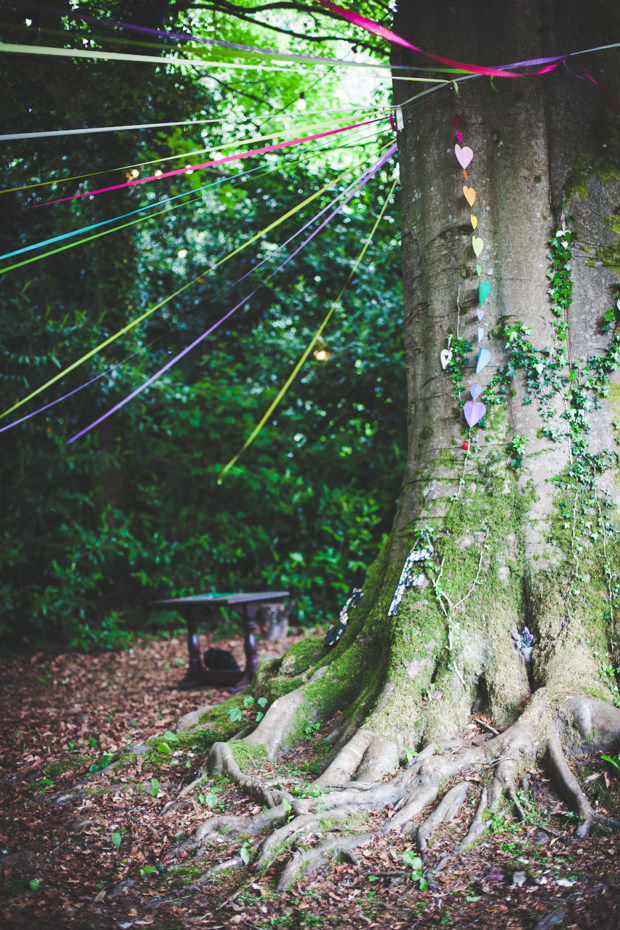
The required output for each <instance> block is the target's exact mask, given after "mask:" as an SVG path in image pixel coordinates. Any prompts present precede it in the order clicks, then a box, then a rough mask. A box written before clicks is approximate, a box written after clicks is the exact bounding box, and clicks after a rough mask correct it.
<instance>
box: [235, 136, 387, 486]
mask: <svg viewBox="0 0 620 930" xmlns="http://www.w3.org/2000/svg"><path fill="white" fill-rule="evenodd" d="M395 150H396V146H394V147H393V149H392V150H391V152H392V154H393V152H394V151H395ZM397 183H398V178H397V179H396V180H395V181H394V183H393V184H392V187H391V189H390V192H389V194H388V195H387V197H386V198H385V203H384V204H383V207H382V209H381V213H380V214H379V216H378V218H377V221H376V223H375V225H374V226H373V228H372V231H371V233H370V235H369V236H368V238H367V239H366V242H365V243H364V247H363V248H362V251H361V252H360V254H359V255H358V257H357V259H356V260H355V263H354V265H353V268H352V269H351V272H350V274H349V277H348V278H347V280H346V281H345V284H344V287H343V288H342V290H341V291H340V293H339V294H338V296H337V297H336V299H335V301H334V302H333V303H332V305H331V307H330V308H329V312H328V314H327V316H326V317H325V319H324V320H323V322H322V323H321V325H320V326H319V328H318V329H317V331H316V333H315V334H314V336H313V337H312V339H311V340H310V343H309V345H308V347H307V348H306V350H305V351H304V353H303V355H302V356H301V358H300V359H299V361H298V362H297V364H296V365H295V367H294V368H293V371H292V372H291V374H290V375H289V377H288V379H287V381H286V382H285V384H284V386H283V387H282V388H281V389H280V391H279V392H278V395H277V397H276V398H275V400H274V401H273V403H272V404H271V406H270V407H269V410H268V411H267V413H266V414H265V415H264V416H263V418H262V420H261V421H260V422H259V423H258V425H257V426H256V427H255V428H254V430H253V432H252V434H251V435H250V436H249V438H248V439H247V440H246V441H245V443H244V444H243V446H242V447H241V449H240V450H239V452H237V454H236V455H235V456H234V457H233V458H232V459H231V460H230V462H229V463H228V465H225V466H224V468H223V469H222V471H221V472H220V477H219V478H218V480H217V483H218V484H221V483H222V480H223V478H224V475H225V474H226V472H227V471H229V470H230V469H231V468H232V467H233V465H234V464H235V462H236V461H237V460H238V459H239V458H240V456H242V455H243V453H244V452H245V450H246V449H247V448H248V446H250V445H251V444H252V443H253V442H254V440H255V439H256V437H257V436H258V434H259V433H260V431H261V430H262V428H263V426H264V425H265V423H266V422H267V420H268V419H269V417H270V416H271V414H272V413H273V411H274V410H275V409H276V407H277V406H278V404H279V403H280V401H281V400H282V398H283V397H284V395H285V394H286V392H287V391H288V389H289V387H290V386H291V384H292V383H293V381H294V380H295V378H296V377H297V375H298V373H299V371H300V369H301V368H302V366H303V365H304V363H305V361H306V359H307V358H308V356H309V355H310V352H311V351H312V349H313V347H314V346H315V345H316V342H317V340H318V339H320V337H321V334H322V332H323V330H324V329H325V327H326V326H327V324H328V323H329V320H330V318H331V316H332V314H333V312H334V310H335V309H336V307H337V306H338V304H339V303H340V300H341V298H342V295H343V294H344V292H345V290H346V289H347V287H348V286H349V284H350V282H351V279H352V278H353V276H354V274H355V272H356V271H357V269H358V267H359V264H360V262H361V261H362V259H363V258H364V255H365V254H366V250H367V249H368V246H369V245H370V243H371V241H372V238H373V236H374V234H375V232H376V230H377V227H378V225H379V223H380V222H381V220H382V219H383V214H384V213H385V211H386V209H387V205H388V203H389V201H390V197H391V196H392V193H393V191H394V188H395V187H396V184H397Z"/></svg>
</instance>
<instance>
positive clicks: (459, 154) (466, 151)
mask: <svg viewBox="0 0 620 930" xmlns="http://www.w3.org/2000/svg"><path fill="white" fill-rule="evenodd" d="M454 153H455V155H456V160H457V161H458V163H459V165H460V166H461V168H462V169H463V171H465V168H467V166H468V164H469V163H470V161H471V160H472V158H473V157H474V153H473V152H472V150H471V149H470V147H469V146H468V145H464V146H463V148H461V146H460V145H455V146H454Z"/></svg>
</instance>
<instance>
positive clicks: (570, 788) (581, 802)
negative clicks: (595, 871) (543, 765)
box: [547, 737, 620, 837]
mask: <svg viewBox="0 0 620 930" xmlns="http://www.w3.org/2000/svg"><path fill="white" fill-rule="evenodd" d="M547 761H548V768H549V772H550V774H551V777H552V778H553V781H554V783H555V786H556V788H557V790H558V791H559V793H560V794H561V795H562V797H563V798H564V800H565V801H566V802H567V803H568V804H569V805H570V806H571V807H572V808H573V810H574V811H575V812H576V813H577V815H578V816H579V819H580V820H581V823H580V824H579V826H578V827H577V836H579V837H582V836H587V834H588V833H589V832H590V830H591V829H592V827H593V825H594V824H600V825H601V826H604V827H608V828H609V829H611V830H620V823H618V821H617V820H611V819H610V818H608V817H602V816H601V815H600V814H598V813H597V812H596V811H595V810H594V809H593V808H592V806H591V805H590V802H589V801H588V799H587V797H586V796H585V794H584V793H583V791H582V789H581V787H580V785H579V782H578V781H577V779H576V778H575V776H574V775H573V773H572V772H571V770H570V769H569V767H568V763H567V761H566V756H565V755H564V750H563V749H562V744H561V743H560V741H559V739H558V738H557V737H552V738H551V739H550V740H549V741H548V742H547Z"/></svg>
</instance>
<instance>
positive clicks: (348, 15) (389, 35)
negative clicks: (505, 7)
mask: <svg viewBox="0 0 620 930" xmlns="http://www.w3.org/2000/svg"><path fill="white" fill-rule="evenodd" d="M318 3H320V4H321V6H323V7H325V8H326V9H328V10H331V11H332V13H336V14H338V16H342V18H343V19H346V20H348V22H350V23H353V25H354V26H359V27H360V28H361V29H365V30H366V31H367V32H371V33H373V34H374V35H377V36H379V37H380V38H382V39H387V41H388V42H393V43H394V44H395V45H402V46H403V47H404V48H410V49H412V50H413V51H414V52H420V53H421V54H422V55H425V56H426V57H427V58H432V59H433V60H434V61H441V62H442V63H443V64H445V65H451V66H452V67H453V68H458V69H459V70H461V71H467V72H470V73H472V74H485V75H487V77H525V75H523V74H515V73H514V72H513V71H506V70H501V69H499V68H485V67H481V66H480V65H469V64H466V63H465V62H462V61H453V60H452V59H451V58H442V57H441V56H440V55H432V54H431V53H430V52H425V51H424V49H421V48H418V47H417V45H412V44H411V42H407V40H406V39H403V38H401V36H397V35H396V33H394V32H391V31H390V30H389V29H386V28H385V26H382V25H381V24H380V23H376V22H375V21H374V20H372V19H366V17H365V16H360V14H359V13H355V12H354V11H353V10H346V9H345V8H344V7H341V6H338V5H337V4H336V3H332V0H318ZM564 57H565V56H564V55H559V56H556V57H554V58H547V59H537V62H538V61H545V62H553V64H549V65H548V66H547V67H544V68H542V69H541V70H540V71H535V72H534V74H545V73H546V72H547V71H553V69H554V68H557V66H558V64H559V63H560V62H561V61H562V60H563V59H564ZM525 64H529V62H522V65H525Z"/></svg>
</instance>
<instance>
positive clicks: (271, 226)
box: [0, 153, 375, 420]
mask: <svg viewBox="0 0 620 930" xmlns="http://www.w3.org/2000/svg"><path fill="white" fill-rule="evenodd" d="M374 157H375V155H374V153H373V154H370V155H368V156H367V157H366V158H365V159H363V160H362V161H361V162H358V164H357V165H354V166H353V167H352V168H348V169H347V170H346V171H345V172H343V174H341V175H340V176H339V177H337V178H336V179H335V180H333V181H331V182H330V183H329V184H326V185H325V187H322V188H321V190H319V191H317V192H316V193H315V194H312V195H311V196H310V197H306V199H305V200H303V201H302V202H301V203H300V204H298V205H297V206H296V207H293V209H292V210H289V211H288V213H285V214H284V216H281V217H280V218H279V219H277V220H275V221H274V222H273V223H270V224H269V226H266V227H265V228H264V229H262V230H261V231H260V232H258V233H256V235H255V236H252V238H251V239H248V240H247V242H244V243H243V245H240V246H239V248H237V249H235V250H234V252H230V253H229V254H228V255H226V256H224V258H221V259H220V260H219V262H216V263H215V265H212V266H211V268H208V269H207V270H206V271H203V272H201V273H200V274H199V275H198V276H197V277H195V278H194V279H193V280H192V281H190V282H189V283H188V284H184V285H183V287H180V288H179V289H178V291H175V292H174V294H170V296H169V297H165V298H164V300H161V301H160V302H159V303H158V304H155V306H154V307H151V309H150V310H147V311H146V312H145V313H143V314H142V315H141V316H138V317H136V319H135V320H132V321H131V323H128V324H127V326H123V328H122V329H119V330H118V332H117V333H115V334H114V335H113V336H110V337H109V338H108V339H106V340H105V341H104V342H101V343H99V345H98V346H95V348H94V349H91V350H90V352H87V353H86V355H83V356H82V357H81V358H79V359H78V360H77V362H73V364H72V365H69V366H67V368H63V370H62V371H60V372H59V373H58V374H57V375H55V376H54V377H53V378H50V380H49V381H46V382H45V384H43V385H41V387H39V388H37V389H36V391H32V393H30V394H28V396H27V397H24V398H23V399H22V400H19V401H18V402H17V403H16V404H13V406H12V407H9V409H8V410H5V411H4V413H2V414H0V420H1V419H2V418H3V417H5V416H7V415H8V414H9V413H12V412H13V411H14V410H17V408H18V407H21V405H22V404H25V403H26V401H28V400H31V399H32V398H33V397H36V396H37V394H40V393H41V391H44V390H45V389H46V388H48V387H50V386H51V385H52V384H55V383H56V381H59V380H60V378H64V377H65V375H68V374H69V372H70V371H73V369H74V368H77V367H78V366H79V365H81V364H82V363H83V362H86V361H88V359H89V358H92V356H93V355H96V354H97V352H100V351H101V349H105V347H106V346H109V345H110V343H112V342H114V341H115V340H116V339H118V338H119V337H120V336H123V335H124V334H125V333H128V332H129V330H131V329H133V328H134V326H137V325H138V323H141V322H142V320H145V319H146V318H147V317H148V316H150V315H151V314H152V313H155V311H156V310H159V309H160V307H163V306H164V304H167V303H168V302H169V301H171V300H173V299H174V298H175V297H178V295H179V294H182V293H183V291H186V290H187V289H188V287H191V286H192V284H195V283H196V282H197V281H200V280H201V279H202V277H203V276H204V275H205V274H210V273H211V272H212V271H215V269H216V268H218V267H219V266H220V265H223V264H224V262H227V261H229V259H231V258H233V257H234V256H235V255H237V254H238V253H239V252H241V251H243V249H247V247H248V246H249V245H252V243H253V242H256V240H257V239H260V238H261V237H262V236H265V235H266V234H267V233H268V232H270V231H271V230H272V229H275V227H276V226H279V225H280V224H281V223H284V222H285V220H287V219H288V218H289V217H291V216H293V214H295V213H297V212H298V211H299V210H302V209H303V208H304V207H305V206H307V205H308V204H309V203H311V202H312V201H313V200H316V198H317V197H320V196H321V194H324V193H325V192H326V191H328V190H329V189H330V188H331V187H333V186H334V185H335V184H338V182H339V181H342V180H343V179H344V178H345V177H346V176H347V175H348V174H352V172H354V171H356V170H357V168H359V166H360V165H362V164H363V163H364V162H365V161H368V159H369V158H374Z"/></svg>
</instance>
